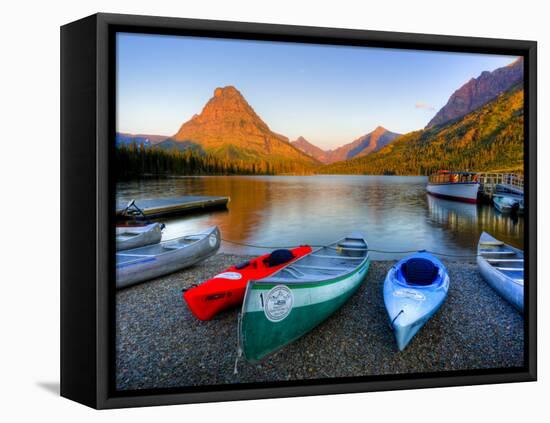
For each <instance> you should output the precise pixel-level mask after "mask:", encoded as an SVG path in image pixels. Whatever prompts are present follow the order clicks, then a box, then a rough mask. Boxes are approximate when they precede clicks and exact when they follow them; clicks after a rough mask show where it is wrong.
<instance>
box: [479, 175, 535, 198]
mask: <svg viewBox="0 0 550 423" xmlns="http://www.w3.org/2000/svg"><path fill="white" fill-rule="evenodd" d="M478 180H479V183H480V191H482V192H483V193H485V194H487V195H490V196H492V195H494V194H495V193H497V192H499V191H504V192H510V193H514V194H520V195H523V186H524V180H523V175H519V174H515V173H491V172H481V173H478Z"/></svg>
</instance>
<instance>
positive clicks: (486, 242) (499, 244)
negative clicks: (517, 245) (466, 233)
mask: <svg viewBox="0 0 550 423" xmlns="http://www.w3.org/2000/svg"><path fill="white" fill-rule="evenodd" d="M479 245H487V246H497V247H499V246H501V245H504V242H502V241H484V242H480V243H479Z"/></svg>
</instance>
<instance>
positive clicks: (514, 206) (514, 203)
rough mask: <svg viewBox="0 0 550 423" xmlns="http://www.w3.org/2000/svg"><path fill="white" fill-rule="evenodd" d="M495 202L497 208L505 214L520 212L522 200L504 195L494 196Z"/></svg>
mask: <svg viewBox="0 0 550 423" xmlns="http://www.w3.org/2000/svg"><path fill="white" fill-rule="evenodd" d="M493 204H494V205H495V208H496V209H497V210H498V211H499V212H501V213H503V214H508V213H519V211H520V200H518V199H515V198H512V197H506V196H502V195H497V196H494V197H493ZM521 208H522V207H521ZM522 209H523V208H522Z"/></svg>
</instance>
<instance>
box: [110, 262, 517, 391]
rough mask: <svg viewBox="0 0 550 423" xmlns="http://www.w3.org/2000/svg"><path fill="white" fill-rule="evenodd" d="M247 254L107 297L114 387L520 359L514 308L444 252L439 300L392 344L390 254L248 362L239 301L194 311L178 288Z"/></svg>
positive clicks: (488, 364)
mask: <svg viewBox="0 0 550 423" xmlns="http://www.w3.org/2000/svg"><path fill="white" fill-rule="evenodd" d="M246 258H247V257H243V256H234V255H228V254H218V255H216V256H213V257H211V258H209V259H208V260H205V261H204V262H202V263H200V264H198V265H196V266H194V267H192V268H189V269H186V270H183V271H181V272H178V273H174V274H172V275H169V276H166V277H163V278H159V279H156V280H153V281H150V282H147V283H143V284H140V285H137V286H134V287H130V288H127V289H124V290H121V291H119V292H118V293H117V298H116V302H117V307H116V363H117V372H116V385H117V388H118V389H120V390H128V389H131V390H134V389H150V388H170V387H185V386H197V385H221V384H234V383H250V382H265V381H286V380H303V379H322V378H333V377H351V376H366V375H387V374H405V373H419V372H422V373H423V372H438V371H452V370H468V369H490V368H503V367H518V366H522V365H523V360H524V357H523V347H524V333H523V318H522V316H521V315H520V314H519V313H518V312H517V311H515V309H514V308H512V307H511V306H510V305H509V304H508V303H507V302H506V301H505V300H503V299H502V298H501V297H500V296H498V294H496V293H495V292H494V291H493V290H492V289H491V288H490V287H489V286H488V285H487V284H486V283H485V281H484V280H483V279H482V277H481V275H480V274H479V272H478V270H477V265H476V264H475V263H470V262H445V265H446V266H447V270H448V271H449V275H450V278H451V285H450V289H449V295H448V297H447V300H446V301H445V303H444V304H443V306H442V307H441V308H440V310H439V311H438V313H437V314H436V315H435V316H434V317H433V318H432V319H431V320H430V321H429V322H428V323H427V324H426V325H425V326H424V327H423V328H422V329H421V330H420V332H419V333H418V334H417V335H416V336H415V337H414V338H413V340H412V341H411V343H410V344H409V345H408V347H407V348H406V349H405V350H404V351H402V352H399V351H398V349H397V347H396V344H395V341H394V338H393V334H392V331H391V330H390V327H389V325H388V319H387V316H386V311H385V308H384V301H383V298H382V285H383V282H384V278H385V275H386V273H387V271H388V269H389V268H390V267H391V265H392V264H393V263H394V262H393V261H374V262H372V264H371V267H370V269H369V272H368V275H367V278H366V279H365V282H364V283H363V285H362V286H361V288H360V289H359V290H358V292H357V293H356V294H355V295H354V296H353V297H352V298H351V299H350V300H349V301H348V302H347V303H346V304H345V305H344V306H343V307H342V308H341V309H340V310H339V311H337V312H336V313H335V314H333V315H332V316H331V317H330V318H329V319H327V320H326V321H325V322H324V323H322V324H321V325H320V326H318V327H317V328H315V329H314V330H313V331H311V332H310V333H308V334H307V335H305V336H303V337H302V338H301V339H299V340H297V341H296V342H294V343H293V344H291V345H288V346H286V347H285V348H283V349H282V350H280V351H279V352H277V353H276V354H274V355H272V356H270V357H268V358H267V359H265V360H264V361H262V362H260V363H256V364H249V363H247V362H246V361H244V360H243V359H242V358H241V359H240V360H239V362H238V364H237V370H238V371H237V373H236V374H235V373H234V368H235V358H236V356H237V345H236V344H237V314H238V312H239V310H238V309H234V310H229V311H225V312H223V313H221V314H220V315H218V316H217V317H216V318H214V319H213V320H211V321H207V322H203V321H200V320H197V319H196V318H195V317H194V316H193V315H192V314H191V312H190V311H189V310H188V309H187V306H186V305H185V303H184V301H183V299H182V295H181V290H182V289H183V288H186V287H189V286H191V285H192V284H194V283H200V282H202V281H204V280H207V279H209V278H211V277H212V276H214V275H215V274H217V273H219V272H220V271H222V270H223V269H226V268H227V267H230V266H231V265H233V264H234V263H239V262H242V261H243V260H245V259H246Z"/></svg>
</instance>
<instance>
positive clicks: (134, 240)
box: [116, 223, 164, 251]
mask: <svg viewBox="0 0 550 423" xmlns="http://www.w3.org/2000/svg"><path fill="white" fill-rule="evenodd" d="M163 227H164V225H163V224H162V223H149V224H145V225H133V226H130V225H125V226H117V228H116V249H117V251H121V250H129V249H132V248H138V247H143V246H144V245H151V244H158V243H159V242H160V240H161V238H162V229H163Z"/></svg>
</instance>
